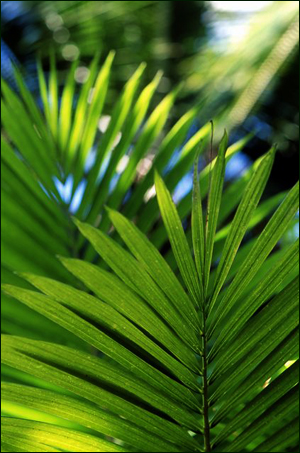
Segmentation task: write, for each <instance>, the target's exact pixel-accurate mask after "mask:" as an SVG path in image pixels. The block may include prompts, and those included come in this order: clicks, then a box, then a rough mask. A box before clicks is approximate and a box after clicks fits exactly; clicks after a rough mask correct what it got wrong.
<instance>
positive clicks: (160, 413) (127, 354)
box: [2, 107, 299, 451]
mask: <svg viewBox="0 0 300 453" xmlns="http://www.w3.org/2000/svg"><path fill="white" fill-rule="evenodd" d="M168 108H169V107H168ZM156 124H157V128H158V129H161V127H162V126H161V125H160V126H158V123H156ZM158 129H156V130H158ZM143 140H144V139H143ZM7 146H8V145H7ZM137 147H138V145H137ZM233 149H235V148H233ZM228 151H229V152H228ZM228 151H227V153H226V144H225V142H224V141H223V142H222V143H221V145H220V151H219V156H218V158H217V159H216V160H215V161H214V163H213V164H212V165H211V168H209V169H208V170H205V171H204V172H203V173H202V175H200V178H199V179H198V175H197V170H195V173H194V188H193V203H192V205H193V206H192V210H193V217H194V221H193V222H192V230H194V229H196V231H192V232H190V231H188V232H187V233H186V232H185V231H184V229H183V227H182V224H181V217H183V216H184V215H185V211H184V209H186V207H185V206H184V209H183V208H182V205H179V208H178V210H177V208H176V206H175V204H174V203H173V201H172V197H171V194H170V192H169V190H168V187H167V185H166V184H165V183H164V181H163V179H162V178H161V177H160V176H159V174H158V173H156V175H155V184H156V193H157V199H158V204H159V208H160V212H161V217H162V220H163V222H164V225H165V231H166V234H167V236H168V239H169V241H170V244H171V248H172V250H173V253H174V257H175V261H176V266H175V267H173V269H175V272H174V271H173V270H172V268H171V267H170V266H169V265H168V263H167V261H166V260H165V259H164V257H163V256H162V255H161V254H160V252H159V250H158V249H157V248H156V247H155V246H154V245H153V242H152V241H150V240H149V239H148V238H147V236H146V235H145V234H144V233H143V232H142V231H141V230H140V229H139V228H138V227H137V225H135V224H134V223H133V222H132V221H131V220H130V219H128V218H126V217H124V216H123V215H122V214H121V213H120V212H117V211H115V210H113V209H111V208H110V209H107V211H106V216H107V217H106V218H107V219H109V221H110V222H112V224H113V227H114V229H115V230H114V233H113V234H110V235H109V234H107V232H105V231H103V228H101V223H100V228H97V227H95V225H94V226H92V225H91V224H88V223H85V222H82V219H74V223H75V225H76V227H77V228H78V230H79V231H80V233H81V234H82V236H83V237H84V238H85V240H87V241H88V242H89V243H90V244H91V245H90V247H93V249H94V252H93V253H96V252H97V253H98V254H99V255H100V256H101V258H102V259H103V261H104V262H105V263H106V265H107V268H106V269H104V268H102V267H99V266H98V265H96V264H91V263H90V262H87V261H86V260H84V259H78V258H72V257H70V255H68V254H64V253H63V255H64V257H62V258H60V262H61V263H62V265H63V268H64V269H65V272H66V273H68V272H70V273H71V274H70V276H69V277H68V279H65V280H64V279H63V278H62V277H61V278H60V279H59V278H57V277H56V276H54V277H53V276H51V277H52V278H49V276H48V277H46V276H43V275H36V272H34V270H33V271H29V272H28V271H27V272H26V273H24V272H19V273H18V275H17V276H15V278H18V280H17V282H18V281H19V279H22V280H20V281H24V283H23V285H22V287H21V286H20V285H18V284H16V282H13V284H4V285H3V288H2V289H3V291H4V293H5V295H6V296H8V297H14V298H15V299H17V300H18V301H19V302H20V304H21V306H22V305H25V306H27V307H28V308H29V309H30V310H33V311H35V312H37V313H39V315H41V316H42V317H44V318H47V319H48V320H49V321H51V323H53V325H54V324H57V325H58V326H59V328H61V329H65V330H66V331H68V332H70V334H72V336H74V337H77V338H78V341H79V345H80V346H79V345H76V344H74V342H73V343H72V342H71V340H70V344H69V345H63V344H59V341H57V342H53V341H42V340H40V339H39V340H36V339H30V338H25V337H23V336H20V335H19V336H17V335H3V338H2V362H3V364H4V365H5V367H6V368H4V381H5V382H4V383H3V384H2V387H3V395H4V397H3V400H4V415H5V418H4V420H3V427H4V430H3V432H4V437H3V438H4V444H3V446H4V449H7V450H8V451H11V450H12V448H15V449H17V450H18V451H22V448H23V449H24V448H27V449H28V450H29V451H60V450H70V449H73V450H75V451H137V450H138V451H245V449H247V451H265V450H264V448H265V447H266V446H267V447H268V448H269V447H270V448H272V449H273V450H274V449H275V450H278V448H281V449H283V450H286V451H287V449H288V448H294V447H295V446H296V445H297V435H296V417H297V383H298V368H297V362H296V361H297V359H298V344H297V340H298V328H297V327H298V313H297V308H298V297H299V283H298V278H297V262H298V259H297V258H298V251H299V241H297V242H295V243H294V244H293V245H291V246H290V247H284V248H283V249H282V250H281V251H280V252H276V253H275V250H274V248H275V247H276V245H277V243H278V241H279V240H280V238H281V237H282V235H283V234H284V232H285V231H286V229H287V228H288V226H289V225H290V224H291V222H292V221H293V218H294V216H295V214H296V213H297V210H298V205H299V203H298V186H297V185H296V186H295V187H294V188H292V189H291V191H290V192H289V193H288V194H286V195H285V197H284V199H283V201H282V198H283V196H282V195H281V196H280V197H279V198H278V197H276V199H275V201H274V200H272V202H271V203H268V205H267V206H265V205H264V204H261V205H260V206H258V203H259V200H260V198H261V196H262V193H263V190H264V187H265V186H266V183H267V179H268V176H269V174H270V171H271V167H272V163H273V160H274V149H271V150H270V152H269V153H267V154H266V155H265V156H264V157H263V158H262V159H260V160H259V161H257V162H256V163H255V165H254V168H253V169H252V170H251V171H250V173H249V175H248V176H246V177H245V178H244V181H243V188H244V194H243V195H241V196H240V197H237V198H236V199H235V201H234V202H233V203H232V208H231V209H235V207H236V205H237V203H238V202H239V201H240V203H239V206H238V208H237V210H236V213H235V216H234V218H233V220H232V222H231V223H230V224H228V225H227V226H226V227H225V229H226V233H225V234H224V235H223V236H222V235H221V237H222V239H221V240H222V241H223V242H222V249H223V251H222V254H221V259H220V260H219V262H218V263H217V264H216V263H215V259H214V253H216V251H215V250H214V246H215V244H216V245H217V244H218V241H217V238H218V234H219V232H220V231H222V229H221V230H219V231H218V230H217V228H218V215H217V214H218V213H219V212H222V208H221V206H222V201H221V189H220V186H221V185H222V175H223V173H224V164H225V161H226V160H227V159H228V155H230V154H231V153H232V152H234V151H232V149H231V150H228ZM194 158H195V156H193V160H194ZM210 172H212V173H211V174H212V184H211V185H210V184H209V176H210ZM199 180H200V184H201V190H200V187H198V185H199ZM215 182H217V183H218V185H217V186H216V185H215V184H214V183H215ZM195 186H196V187H195ZM207 193H208V200H210V201H209V206H210V208H211V211H210V213H209V215H208V221H207V224H206V226H205V225H204V219H205V215H204V213H203V212H202V209H203V207H202V202H201V197H204V196H205V195H207ZM200 194H201V195H200ZM53 202H54V200H53ZM280 202H281V203H280ZM278 203H280V204H279V207H277V205H278ZM257 206H258V207H257ZM276 207H277V209H276ZM274 209H276V210H275V212H274V214H273V215H272V216H271V218H270V220H269V221H268V223H267V224H266V227H265V228H264V230H263V231H262V232H261V234H260V235H259V236H258V238H254V239H253V240H252V241H250V243H249V244H250V246H249V244H247V243H246V244H245V245H242V247H240V245H241V243H242V240H243V238H244V235H245V234H246V232H247V230H249V229H251V228H252V227H253V225H254V224H255V222H258V221H259V219H261V218H266V217H268V216H270V213H272V211H274ZM190 210H191V203H190V208H189V212H190ZM227 213H228V211H227ZM223 215H225V214H223ZM210 216H213V219H212V218H211V219H210ZM154 218H155V217H154ZM211 222H213V223H211ZM219 225H220V223H219ZM145 230H146V231H147V228H145ZM116 232H117V233H118V234H119V236H117V235H116ZM154 234H155V231H154ZM191 236H193V238H194V240H193V238H192V237H191ZM163 240H164V239H163ZM81 241H83V239H82V238H81ZM125 246H126V248H125ZM90 250H91V248H90ZM192 250H193V252H194V253H192ZM218 256H219V255H218ZM201 263H202V264H201ZM203 263H204V270H205V272H206V273H205V275H206V276H207V277H206V278H207V284H206V290H207V291H206V292H204V287H203V283H204V282H203V273H202V272H201V270H202V265H203ZM236 263H238V264H236ZM177 266H178V270H179V272H178V270H177ZM199 270H200V272H199ZM258 274H260V275H259V280H258V281H257V280H256V279H257V278H258V277H257V276H258ZM59 280H61V281H59ZM79 281H80V282H79ZM29 285H30V286H29ZM44 318H42V319H44ZM11 370H17V372H16V373H14V372H13V371H11ZM28 383H29V385H28ZM24 384H26V385H24ZM21 409H22V410H21ZM23 410H24V412H22V411H23ZM20 414H25V415H23V416H21V415H20ZM22 418H23V419H22ZM24 418H25V420H24ZM16 432H18V433H19V437H18V438H17V439H16ZM21 442H24V443H23V447H22V445H21ZM30 449H31V450H30Z"/></svg>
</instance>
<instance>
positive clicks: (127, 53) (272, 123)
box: [1, 1, 299, 193]
mask: <svg viewBox="0 0 300 453" xmlns="http://www.w3.org/2000/svg"><path fill="white" fill-rule="evenodd" d="M1 26H2V41H1V50H2V60H1V63H2V65H1V66H2V75H3V76H4V78H6V79H8V80H9V81H10V82H11V83H13V82H12V80H13V76H12V67H11V61H14V62H15V63H17V64H18V63H19V64H20V65H21V67H22V68H24V69H25V74H26V76H27V83H28V84H29V86H30V87H31V89H32V90H33V91H34V90H35V89H37V86H38V84H37V81H36V77H37V74H36V54H37V53H38V54H39V55H40V57H41V59H42V62H43V66H44V68H45V69H47V68H49V54H50V53H51V52H55V54H56V58H57V60H58V69H59V80H60V82H61V84H62V85H63V84H64V82H65V74H66V70H67V69H69V67H70V62H71V61H73V60H75V59H77V58H78V59H79V60H80V65H79V68H78V70H77V72H76V74H75V78H76V82H78V83H79V84H80V83H82V82H83V81H84V80H85V78H86V77H87V75H88V68H87V66H88V64H89V63H90V61H91V58H92V57H93V56H94V55H95V54H97V53H99V54H100V55H101V57H100V60H101V61H102V62H103V61H104V59H105V57H106V56H107V54H108V52H109V51H110V50H111V49H115V50H116V57H115V62H114V71H112V83H111V85H110V90H109V92H108V107H110V106H112V105H114V102H115V101H116V99H117V97H118V95H119V93H120V91H121V88H122V87H123V84H124V83H125V82H126V80H128V78H129V77H130V76H131V75H132V74H133V72H134V70H135V69H136V67H137V65H138V64H139V63H140V62H141V61H145V62H146V63H147V68H146V71H145V76H144V78H145V82H149V81H150V80H151V79H152V78H153V76H154V75H155V73H156V72H157V70H159V69H162V70H163V72H164V75H163V77H162V79H161V82H160V85H159V87H158V94H157V95H156V98H154V102H156V103H157V102H158V101H159V99H158V97H159V96H161V97H162V96H163V95H164V94H165V93H167V92H168V91H170V90H171V89H173V88H174V87H175V86H177V85H178V84H180V83H181V84H182V87H181V92H180V93H181V94H180V97H179V101H177V104H176V108H175V109H174V110H173V113H172V115H173V117H172V118H170V120H169V125H170V123H171V124H173V123H174V122H175V121H176V119H178V118H179V116H180V115H182V114H183V113H184V112H186V111H187V109H188V108H190V107H191V106H194V105H197V106H200V108H201V109H200V113H199V119H198V121H199V124H195V125H194V127H195V128H198V127H199V126H202V125H203V124H205V123H206V122H207V121H208V120H209V119H210V118H214V120H215V121H216V123H217V125H219V126H220V127H218V130H219V131H221V130H222V127H221V126H226V127H227V128H228V129H230V131H231V139H232V140H233V141H234V140H236V139H238V138H240V137H241V136H243V135H245V133H247V132H249V131H252V132H254V133H255V138H254V139H253V140H252V141H251V143H250V144H249V145H248V146H247V147H246V148H245V149H244V150H243V154H242V153H240V154H239V155H238V156H237V157H236V158H235V160H234V161H233V163H232V164H231V165H232V166H233V167H232V171H233V175H234V174H235V173H241V172H242V171H243V169H244V168H245V167H247V165H249V162H250V161H251V160H253V159H255V158H257V157H258V156H260V155H262V154H263V153H264V152H265V151H266V150H267V149H268V148H269V146H270V144H271V143H274V142H277V144H278V151H279V152H278V154H277V159H276V163H275V166H274V169H273V173H272V177H271V185H269V190H270V191H271V192H272V193H276V192H278V191H280V190H286V189H288V188H289V187H291V185H292V184H293V183H294V182H295V181H296V180H297V178H298V140H299V139H298V129H299V127H298V122H299V114H298V92H299V86H298V83H299V82H298V40H299V3H298V2H296V1H263V2H253V1H244V2H233V1H228V2H225V1H220V2H219V1H205V2H203V1H188V2H186V1H165V2H159V1H84V2H81V1H54V2H50V1H43V2H40V1H14V2H11V1H2V2H1ZM109 104H110V105H109ZM249 157H250V159H249Z"/></svg>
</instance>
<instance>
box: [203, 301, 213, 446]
mask: <svg viewBox="0 0 300 453" xmlns="http://www.w3.org/2000/svg"><path fill="white" fill-rule="evenodd" d="M205 324H206V313H205V308H203V334H202V350H203V356H202V372H203V377H202V379H203V394H202V401H203V424H204V451H206V452H210V451H211V445H210V426H209V417H208V382H207V351H206V331H205Z"/></svg>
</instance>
